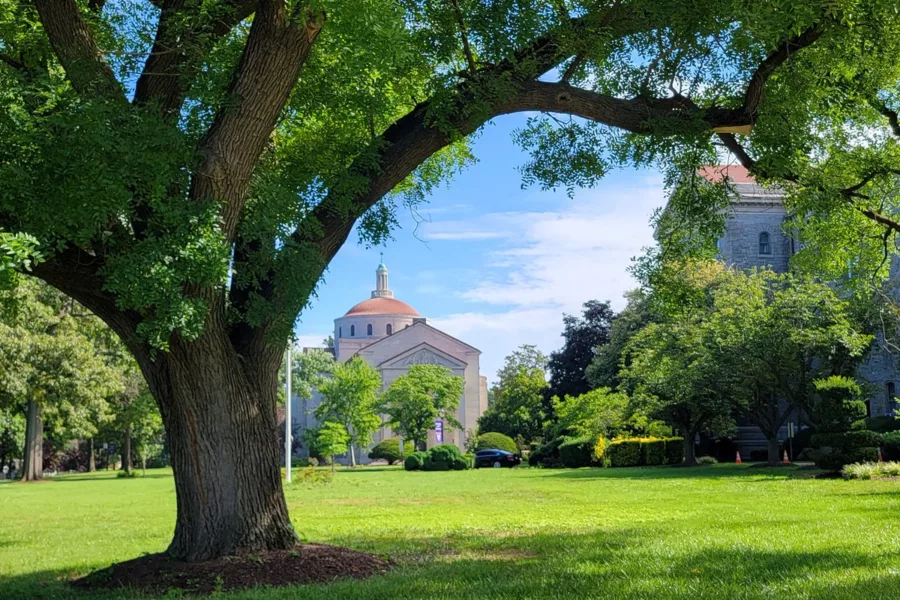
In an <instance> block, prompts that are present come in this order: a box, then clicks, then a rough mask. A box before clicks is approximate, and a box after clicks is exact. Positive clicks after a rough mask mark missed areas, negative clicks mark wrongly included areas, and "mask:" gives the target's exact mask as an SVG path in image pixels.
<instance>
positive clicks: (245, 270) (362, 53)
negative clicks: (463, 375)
mask: <svg viewBox="0 0 900 600" xmlns="http://www.w3.org/2000/svg"><path fill="white" fill-rule="evenodd" d="M895 8H896V6H895V3H894V1H893V0H873V1H870V2H865V3H860V2H856V1H851V0H838V1H837V2H835V1H834V0H812V1H810V2H807V3H803V4H802V5H800V6H797V3H796V2H795V1H794V0H773V1H772V2H765V3H748V2H743V1H736V0H735V1H729V0H725V1H718V2H706V1H696V2H659V1H658V0H603V1H600V2H589V3H584V2H578V1H574V2H573V1H565V2H543V1H541V2H531V3H517V2H501V3H499V4H497V3H492V4H484V3H479V2H466V3H459V5H458V6H457V4H455V3H454V4H452V6H451V5H450V4H448V3H441V2H438V3H427V2H426V3H422V2H412V3H399V4H398V3H397V2H393V1H390V0H326V1H325V2H315V3H311V2H305V1H298V2H285V1H284V0H218V1H204V2H184V1H182V0H159V1H157V0H152V1H148V2H146V3H112V2H110V3H106V2H102V1H101V2H79V1H78V0H35V2H34V3H33V4H32V3H24V2H18V1H16V0H2V1H0V90H3V92H2V93H0V139H2V140H3V142H4V143H3V145H2V147H0V230H2V231H0V233H2V234H7V235H9V234H15V233H17V232H23V233H27V234H31V235H32V236H33V239H40V240H41V243H42V245H41V249H40V251H41V252H42V253H43V254H44V257H43V258H44V259H45V260H43V262H40V263H39V264H37V265H36V266H35V267H34V270H33V273H34V274H35V275H36V276H38V277H40V278H42V279H44V280H45V281H47V282H49V283H50V284H52V285H53V286H55V287H57V288H59V289H60V290H62V291H63V292H65V293H66V294H68V295H70V296H72V297H74V298H75V299H77V300H78V301H79V302H81V303H82V304H83V305H85V306H87V307H88V308H89V309H91V310H92V311H93V312H94V313H96V314H97V315H99V316H100V317H101V318H102V319H103V320H104V321H106V322H107V323H108V324H109V325H110V327H112V328H113V329H114V330H115V331H116V332H117V333H118V334H119V335H120V336H121V337H122V339H123V341H124V342H125V344H126V345H127V346H128V348H129V349H130V350H131V352H132V353H133V354H134V356H135V358H136V359H137V362H138V363H139V365H140V367H141V370H142V372H143V373H144V375H145V377H146V379H147V382H148V385H149V387H150V390H151V391H152V393H153V395H154V397H155V398H156V400H157V402H158V403H159V406H160V409H161V413H162V414H163V415H165V424H166V429H167V431H168V440H169V444H170V447H171V452H172V459H173V468H174V473H175V479H176V490H177V495H178V516H177V519H176V525H175V532H174V538H173V540H172V543H171V545H170V547H169V552H170V553H171V554H173V555H175V556H177V557H179V558H185V559H189V560H198V559H204V558H209V557H214V556H219V555H222V554H226V553H231V552H234V551H236V550H259V549H266V548H284V547H287V546H290V545H292V544H294V543H295V542H296V536H295V534H294V529H293V527H292V526H291V522H290V519H289V518H288V514H287V508H286V505H285V502H284V499H283V495H282V493H281V479H280V472H279V466H278V465H279V461H278V454H279V453H278V449H277V448H276V445H275V444H274V443H272V442H273V439H274V436H275V433H274V431H275V402H276V392H275V390H276V387H277V385H276V384H277V377H278V368H279V365H280V363H281V359H282V350H283V348H284V346H285V344H284V342H285V341H286V339H287V337H288V336H289V332H290V330H291V325H292V324H293V322H294V321H295V319H296V317H297V316H298V314H299V312H300V311H301V310H302V308H303V307H304V306H306V304H307V303H308V301H309V300H310V298H311V296H312V294H313V292H314V290H315V286H316V284H317V282H318V280H319V278H320V276H321V274H322V273H323V271H324V269H325V268H326V267H327V265H328V263H329V262H330V261H331V259H332V258H333V257H334V256H335V254H336V252H337V251H338V250H339V249H340V247H341V246H342V245H343V244H344V242H345V241H346V240H347V238H348V236H349V234H350V232H351V231H352V230H353V228H354V226H356V225H357V224H359V225H360V231H361V232H362V233H363V238H364V239H365V240H366V241H367V242H370V243H380V242H382V241H383V240H384V239H385V238H386V236H388V235H389V233H390V230H391V226H392V224H393V223H394V219H395V211H396V209H397V206H398V203H401V202H403V203H413V204H414V203H416V202H419V201H421V200H422V199H423V198H424V196H425V194H426V193H427V192H428V191H429V190H430V189H431V188H432V187H433V186H434V185H436V184H437V183H439V182H440V181H441V180H443V179H445V178H446V177H447V176H448V175H450V174H452V173H453V172H455V171H456V170H457V169H458V168H459V167H460V166H461V165H463V164H465V163H466V162H467V161H468V160H469V158H470V156H469V153H468V151H467V149H466V147H465V144H464V141H463V140H464V138H465V137H466V136H467V135H469V134H471V133H473V132H475V131H476V130H478V129H479V128H480V127H481V126H482V125H484V124H485V123H486V122H488V121H489V120H490V119H492V118H494V117H497V116H500V115H504V114H509V113H514V112H523V111H528V112H532V113H539V114H543V115H544V116H538V117H534V118H532V119H531V121H530V122H529V124H528V126H527V127H526V128H524V129H523V130H522V131H521V132H519V135H518V137H519V139H520V141H521V142H522V143H523V144H524V145H525V146H526V147H527V148H529V149H530V150H531V151H532V152H533V158H532V159H531V160H530V161H529V163H528V164H526V165H525V168H524V173H525V179H526V182H537V183H539V184H540V185H542V186H545V187H557V186H566V187H567V188H572V187H574V186H578V185H591V184H594V183H595V182H597V181H598V180H599V179H600V178H601V177H602V176H603V175H604V173H606V172H607V171H608V170H609V169H610V168H612V167H614V166H617V165H619V164H623V163H625V162H630V161H634V162H639V163H643V164H647V163H651V162H653V161H656V160H663V159H668V158H671V157H674V156H680V155H682V154H684V151H685V150H686V149H692V150H693V149H699V152H695V153H694V154H693V155H695V156H698V157H700V156H703V155H705V156H706V157H709V156H715V151H714V148H713V142H714V141H718V138H721V139H722V140H724V141H725V142H726V143H728V144H729V147H731V146H734V145H736V144H743V146H745V147H747V148H749V150H747V152H744V154H745V155H747V158H748V159H749V160H752V161H753V164H754V166H755V167H756V166H758V167H759V168H760V169H762V168H764V167H765V168H769V167H784V168H783V169H777V170H776V169H773V170H775V171H776V172H778V173H783V172H786V171H788V170H790V169H793V167H795V166H797V165H795V164H794V163H795V162H796V161H795V160H794V157H797V156H802V153H803V150H805V149H806V146H805V145H804V143H805V141H806V140H807V139H808V137H809V136H810V135H812V134H811V132H813V131H819V130H820V129H819V125H820V121H818V120H816V117H817V115H815V114H814V113H815V112H816V111H817V109H822V110H821V112H822V113H823V114H827V115H828V116H829V118H831V122H837V123H842V122H843V120H842V119H841V118H840V117H841V116H842V115H839V114H838V113H841V112H842V111H841V110H837V109H836V108H835V107H836V106H841V107H844V106H846V107H847V111H854V110H855V109H856V108H857V106H858V104H859V102H858V101H857V100H856V99H857V98H860V97H863V98H865V97H874V98H875V99H878V100H884V101H889V100H892V97H884V95H883V94H880V92H882V91H884V90H889V89H895V84H896V81H897V77H896V68H897V67H896V64H897V61H896V60H894V59H895V57H896V55H897V45H898V37H900V36H898V34H897V32H896V22H897V19H896V15H895V13H894V12H893V11H894V10H895ZM251 15H252V21H251V20H249V19H250V17H251ZM373 24H377V26H376V25H373ZM150 40H152V42H150ZM830 64H835V65H836V66H837V68H828V65H830ZM301 74H302V76H301ZM132 82H133V83H132ZM832 92H834V93H832ZM795 97H796V98H797V100H795ZM835 99H840V100H835ZM890 106H891V105H888V106H886V107H885V114H888V115H890V114H894V113H892V112H890V111H891V109H890ZM548 113H562V114H568V115H574V116H578V117H581V119H577V120H571V121H566V120H563V119H558V118H554V119H551V118H549V117H548V116H546V115H547V114H548ZM866 114H867V115H874V114H877V113H873V112H872V111H871V110H869V111H868V112H867V113H866ZM878 117H879V118H881V119H884V122H885V127H887V125H886V123H887V122H888V121H889V118H887V117H881V116H880V115H878ZM873 119H874V118H873ZM783 123H788V125H783ZM834 131H844V130H843V129H841V128H840V126H837V127H835V128H834ZM616 132H618V133H622V134H624V135H618V134H616ZM751 133H752V136H751V135H749V134H751ZM641 136H652V137H647V138H646V139H642V137H641ZM738 136H741V137H738ZM780 137H783V138H786V142H785V143H783V144H779V138H780ZM798 150H799V152H798ZM738 151H740V148H735V152H738ZM751 154H752V158H751ZM769 156H772V157H773V159H772V160H768V157H769ZM870 162H871V161H860V165H862V164H870ZM799 166H801V167H802V166H803V165H799ZM795 170H796V171H799V172H800V173H801V174H802V173H803V169H795ZM860 170H861V169H857V171H860ZM854 174H855V173H854ZM850 175H851V173H850V172H848V173H847V177H846V178H845V179H849V178H850ZM885 177H887V176H886V175H885ZM869 183H872V184H873V185H874V184H875V183H876V182H875V181H874V180H869ZM853 185H854V184H850V186H848V187H845V188H842V189H843V190H845V191H846V192H847V193H846V194H840V193H838V194H832V195H831V197H830V198H831V201H832V203H833V204H834V203H838V202H840V201H841V200H844V199H845V200H846V203H845V204H846V205H847V206H850V207H851V208H850V209H849V210H855V209H856V207H859V208H861V209H863V210H860V211H859V212H858V214H859V215H862V216H863V217H864V218H869V219H874V220H875V221H874V222H878V223H880V222H881V221H880V220H879V219H888V220H890V219H889V218H888V217H884V215H881V216H879V215H878V214H876V213H877V211H876V210H875V209H873V208H872V207H871V206H870V205H869V204H868V203H867V201H865V200H863V199H862V198H861V196H862V195H863V194H866V190H864V189H860V188H858V187H852V186H853ZM820 187H821V189H823V190H824V191H825V192H829V191H831V190H832V187H840V186H832V187H829V186H827V185H825V186H820ZM839 206H844V204H840V205H839ZM866 211H868V212H866ZM854 214H856V213H854ZM594 345H596V344H594ZM559 391H560V392H564V391H567V390H562V389H560V390H559ZM572 391H575V390H572ZM235 415H240V416H241V418H236V417H235Z"/></svg>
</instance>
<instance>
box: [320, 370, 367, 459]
mask: <svg viewBox="0 0 900 600" xmlns="http://www.w3.org/2000/svg"><path fill="white" fill-rule="evenodd" d="M380 389H381V374H380V373H379V372H378V371H376V370H375V369H374V368H372V367H371V366H370V365H369V363H367V362H366V361H365V360H363V359H361V358H359V357H356V356H355V357H353V358H351V359H350V360H348V361H347V362H345V363H341V364H336V365H335V366H334V368H333V369H332V372H331V377H329V378H327V379H325V380H324V381H322V382H321V383H320V384H319V393H320V394H322V401H321V402H320V403H319V405H318V406H316V408H315V415H316V418H317V419H319V421H322V422H326V421H334V422H335V423H340V424H341V425H343V426H344V429H346V430H347V434H348V435H349V438H348V446H349V448H348V450H349V452H350V466H353V467H355V466H356V450H355V446H360V447H364V446H367V445H368V444H370V443H371V442H372V434H374V433H375V431H376V430H377V429H378V426H379V425H381V418H380V417H379V416H378V391H379V390H380Z"/></svg>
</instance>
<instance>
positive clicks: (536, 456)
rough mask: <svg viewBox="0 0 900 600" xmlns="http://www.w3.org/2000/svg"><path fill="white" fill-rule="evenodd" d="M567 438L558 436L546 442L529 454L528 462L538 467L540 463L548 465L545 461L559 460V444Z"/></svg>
mask: <svg viewBox="0 0 900 600" xmlns="http://www.w3.org/2000/svg"><path fill="white" fill-rule="evenodd" d="M564 441H566V440H565V438H562V437H558V438H554V439H552V440H550V441H549V442H547V443H546V444H543V445H542V446H540V447H539V448H538V449H537V450H535V451H534V452H531V453H529V454H528V464H529V465H531V466H532V467H536V466H538V465H544V466H547V465H546V464H545V463H548V461H549V463H551V464H552V463H555V462H558V461H559V446H560V444H562V443H563V442H564Z"/></svg>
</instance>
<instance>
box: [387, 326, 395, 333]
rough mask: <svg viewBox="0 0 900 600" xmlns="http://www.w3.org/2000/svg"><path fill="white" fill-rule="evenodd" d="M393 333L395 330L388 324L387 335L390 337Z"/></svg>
mask: <svg viewBox="0 0 900 600" xmlns="http://www.w3.org/2000/svg"><path fill="white" fill-rule="evenodd" d="M393 331H394V330H393V329H392V328H391V324H390V323H388V324H387V334H388V335H391V333H393Z"/></svg>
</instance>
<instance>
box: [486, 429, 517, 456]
mask: <svg viewBox="0 0 900 600" xmlns="http://www.w3.org/2000/svg"><path fill="white" fill-rule="evenodd" d="M475 450H476V451H477V450H505V451H507V452H511V453H513V454H518V453H519V447H518V446H517V445H516V442H515V440H513V439H512V438H511V437H509V436H508V435H503V434H502V433H494V432H488V433H482V434H481V435H479V436H478V441H477V443H476V445H475Z"/></svg>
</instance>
